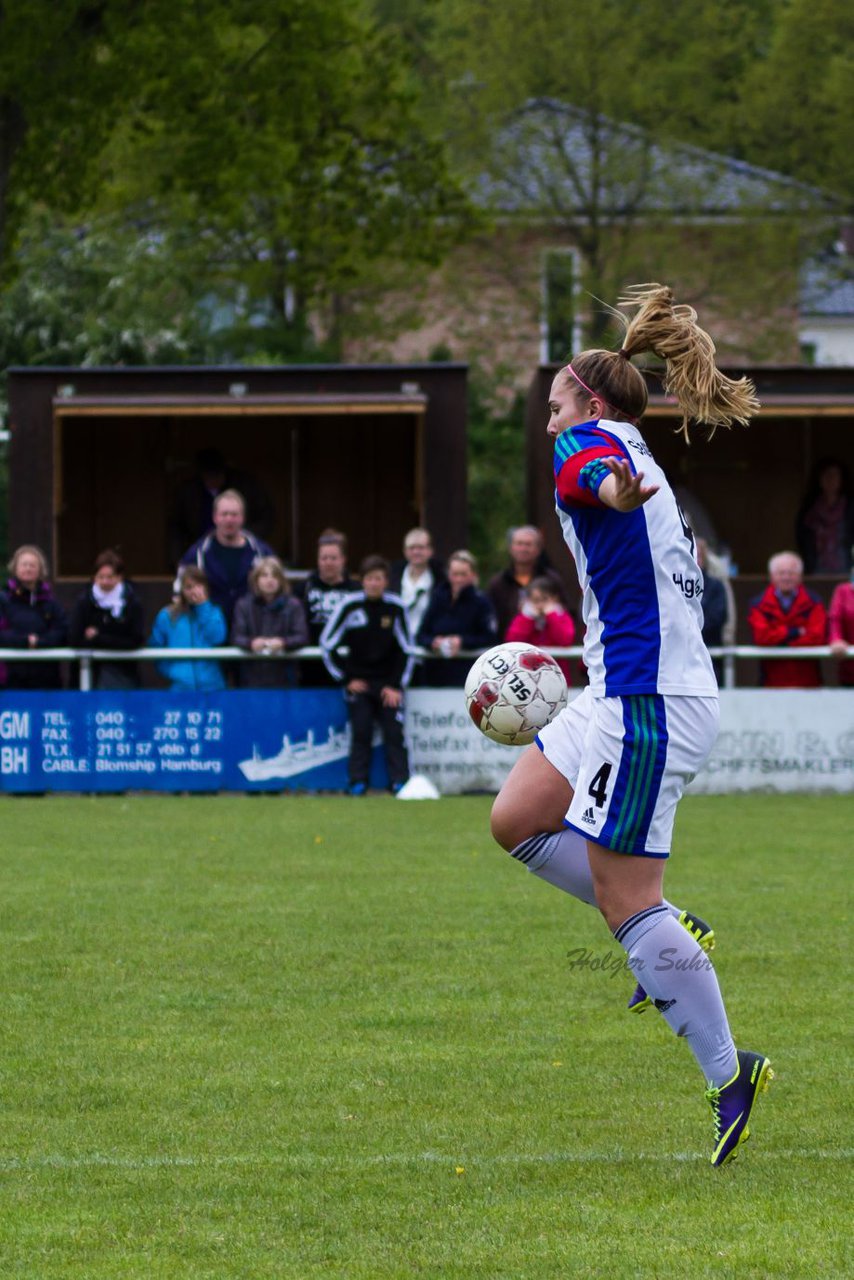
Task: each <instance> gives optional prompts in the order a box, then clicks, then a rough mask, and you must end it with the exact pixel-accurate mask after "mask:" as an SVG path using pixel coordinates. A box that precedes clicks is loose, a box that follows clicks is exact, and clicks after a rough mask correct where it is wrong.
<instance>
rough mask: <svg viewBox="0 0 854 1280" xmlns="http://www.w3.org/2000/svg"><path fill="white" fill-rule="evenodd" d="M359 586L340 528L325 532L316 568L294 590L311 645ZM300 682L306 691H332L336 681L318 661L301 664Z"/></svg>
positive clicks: (344, 535)
mask: <svg viewBox="0 0 854 1280" xmlns="http://www.w3.org/2000/svg"><path fill="white" fill-rule="evenodd" d="M361 589H362V584H361V583H360V582H359V581H358V580H357V579H356V578H351V577H350V575H349V573H348V571H347V536H346V534H344V533H341V531H340V530H339V529H324V530H323V532H322V533H321V534H320V537H319V538H318V539H317V569H316V570H315V571H314V572H313V573H310V574H309V575H308V577H307V578H306V579H305V581H304V582H303V583H302V584H301V585H300V587H299V588H298V589H297V590H298V593H299V596H300V599H301V600H302V603H303V607H304V608H305V615H306V618H307V619H308V634H309V637H310V643H311V644H313V645H316V644H320V637H321V635H322V634H323V631H324V628H325V627H326V624H327V622H328V621H329V619H330V618H331V617H332V615H333V614H334V613H335V611H336V610H337V608H338V606H339V605H340V603H341V601H342V600H343V599H344V597H345V596H350V595H352V594H353V592H354V591H361ZM301 667H302V671H301V673H300V677H301V678H300V683H301V684H302V685H303V686H305V687H306V688H309V689H324V688H327V689H328V688H331V687H332V686H333V685H334V684H335V681H334V680H333V679H332V676H331V675H330V674H329V672H328V671H327V670H326V667H325V666H323V665H322V664H321V663H318V662H303V663H301Z"/></svg>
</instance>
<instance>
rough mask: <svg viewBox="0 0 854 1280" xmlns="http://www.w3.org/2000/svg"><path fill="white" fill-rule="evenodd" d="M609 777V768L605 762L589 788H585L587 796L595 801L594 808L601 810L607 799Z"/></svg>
mask: <svg viewBox="0 0 854 1280" xmlns="http://www.w3.org/2000/svg"><path fill="white" fill-rule="evenodd" d="M610 776H611V766H610V764H608V763H607V761H606V762H605V763H604V764H603V765H601V767H600V768H599V770H598V772H597V774H596V776H595V777H594V778H593V781H592V782H591V783H590V786H589V787H588V788H587V794H588V795H589V796H592V797H593V799H594V800H595V801H596V808H597V809H601V808H602V806H603V805H604V803H605V801H606V800H607V798H608V779H609V778H610Z"/></svg>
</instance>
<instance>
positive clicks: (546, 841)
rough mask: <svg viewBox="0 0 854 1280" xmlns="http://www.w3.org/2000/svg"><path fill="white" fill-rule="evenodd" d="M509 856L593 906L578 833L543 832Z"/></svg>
mask: <svg viewBox="0 0 854 1280" xmlns="http://www.w3.org/2000/svg"><path fill="white" fill-rule="evenodd" d="M512 857H514V858H517V859H518V860H519V862H524V863H525V866H526V867H527V868H528V870H529V871H533V873H534V875H535V876H539V877H540V879H541V880H547V881H548V882H549V884H553V885H554V886H555V888H557V889H562V890H563V892H564V893H571V894H572V896H573V898H579V899H580V900H581V901H582V902H586V903H588V904H589V905H590V906H591V907H595V906H596V891H595V890H594V888H593V875H592V872H591V870H590V859H589V858H588V856H587V841H586V840H585V839H584V836H581V835H579V834H578V832H577V831H572V830H571V829H570V828H569V827H564V829H563V831H545V832H543V834H542V835H539V836H532V837H531V839H530V840H524V841H523V842H522V844H519V845H517V846H516V848H515V849H514V850H513V853H512ZM664 906H665V907H667V910H668V911H669V912H670V914H671V915H672V916H676V917H677V918H678V916H679V915H680V910H679V907H674V906H673V904H672V903H670V902H665V903H664Z"/></svg>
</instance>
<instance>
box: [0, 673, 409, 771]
mask: <svg viewBox="0 0 854 1280" xmlns="http://www.w3.org/2000/svg"><path fill="white" fill-rule="evenodd" d="M348 752H349V731H348V727H347V712H346V709H345V706H344V700H343V697H342V695H341V692H340V691H339V690H337V689H264V690H255V689H251V690H250V689H229V690H226V691H225V692H220V693H170V692H164V691H160V690H133V691H129V692H112V691H110V692H107V691H104V692H93V693H70V692H69V693H47V692H45V693H17V692H9V693H4V695H3V698H2V703H0V791H7V792H22V793H26V792H40V791H291V790H294V791H296V790H299V791H302V790H306V791H327V790H329V791H341V790H344V789H345V788H346V786H347V755H348ZM374 756H375V758H374V761H373V769H372V784H373V785H374V786H376V787H384V786H385V785H386V784H387V780H388V777H387V774H386V771H385V765H384V762H383V761H382V759H381V753H380V752H379V751H378V750H376V749H375V751H374Z"/></svg>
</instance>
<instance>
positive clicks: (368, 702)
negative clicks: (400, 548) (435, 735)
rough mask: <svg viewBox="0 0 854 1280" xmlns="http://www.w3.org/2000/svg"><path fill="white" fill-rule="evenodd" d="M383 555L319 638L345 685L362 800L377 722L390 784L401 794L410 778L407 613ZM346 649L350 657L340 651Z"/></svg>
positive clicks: (366, 569)
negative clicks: (405, 737)
mask: <svg viewBox="0 0 854 1280" xmlns="http://www.w3.org/2000/svg"><path fill="white" fill-rule="evenodd" d="M388 579H389V567H388V563H387V562H386V561H385V560H383V559H382V557H381V556H368V558H367V559H366V560H364V561H363V562H362V587H361V590H359V591H355V592H353V593H352V594H351V595H347V596H345V597H344V598H343V599H342V600H341V602H340V603H339V605H338V608H337V609H336V611H335V613H334V614H333V615H332V617H331V618H330V619H329V621H328V622H327V624H326V626H325V627H324V629H323V634H322V635H321V637H320V647H321V649H322V650H323V661H324V662H325V663H326V667H327V670H328V671H329V673H330V674H331V675H332V676H333V678H334V679H335V680H338V681H340V682H342V683H343V685H344V689H345V698H346V700H347V710H348V713H349V717H350V732H351V743H350V759H349V776H350V794H351V795H354V796H363V795H364V794H365V792H366V791H367V789H368V785H369V782H370V771H371V737H372V735H373V728H374V721H375V720H376V721H379V724H380V728H381V731H382V735H383V747H384V748H385V757H386V765H387V767H388V777H389V785H390V787H391V789H392V791H393V792H395V793H396V792H398V791H399V790H400V788H401V787H402V786H403V784H404V783H405V782H406V780H407V779H408V777H409V759H408V756H407V752H406V745H405V743H404V740H403V691H404V689H405V688H406V686H407V685H408V683H409V677H410V675H411V674H412V665H413V653H412V649H413V645H412V638H411V636H410V634H409V626H408V624H407V621H406V611H405V609H404V607H403V602H402V600H401V599H400V597H399V596H395V595H392V594H391V593H390V592H389V590H388ZM345 647H346V648H347V650H348V652H347V654H346V655H345V654H343V653H341V650H342V649H343V648H345Z"/></svg>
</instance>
